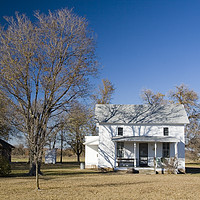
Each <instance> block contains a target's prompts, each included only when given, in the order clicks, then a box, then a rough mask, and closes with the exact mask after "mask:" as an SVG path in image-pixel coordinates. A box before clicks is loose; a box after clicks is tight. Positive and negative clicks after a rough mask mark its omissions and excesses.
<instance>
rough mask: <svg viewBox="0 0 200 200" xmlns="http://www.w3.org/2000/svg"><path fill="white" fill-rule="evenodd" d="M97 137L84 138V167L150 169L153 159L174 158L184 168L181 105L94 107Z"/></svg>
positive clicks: (183, 125) (153, 163)
mask: <svg viewBox="0 0 200 200" xmlns="http://www.w3.org/2000/svg"><path fill="white" fill-rule="evenodd" d="M95 115H96V120H97V127H98V132H99V134H98V136H86V138H85V139H86V141H85V150H86V153H85V164H86V167H95V166H96V167H99V168H101V167H103V168H114V169H120V168H124V167H154V166H155V162H154V160H159V159H161V158H172V157H176V159H177V161H178V168H179V169H182V170H184V169H185V137H184V131H185V125H186V124H188V123H189V120H188V117H187V114H186V112H185V109H184V106H183V105H173V104H169V105H159V106H149V105H113V104H105V105H103V104H97V105H96V110H95Z"/></svg>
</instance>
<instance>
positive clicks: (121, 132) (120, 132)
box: [117, 127, 123, 135]
mask: <svg viewBox="0 0 200 200" xmlns="http://www.w3.org/2000/svg"><path fill="white" fill-rule="evenodd" d="M117 134H118V135H123V128H122V127H118V129H117Z"/></svg>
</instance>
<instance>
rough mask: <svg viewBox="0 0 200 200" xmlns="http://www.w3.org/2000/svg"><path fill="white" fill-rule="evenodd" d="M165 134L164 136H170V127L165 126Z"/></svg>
mask: <svg viewBox="0 0 200 200" xmlns="http://www.w3.org/2000/svg"><path fill="white" fill-rule="evenodd" d="M163 135H164V136H168V135H169V128H168V127H165V128H163Z"/></svg>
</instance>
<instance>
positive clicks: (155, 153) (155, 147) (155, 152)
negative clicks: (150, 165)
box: [154, 142, 157, 168]
mask: <svg viewBox="0 0 200 200" xmlns="http://www.w3.org/2000/svg"><path fill="white" fill-rule="evenodd" d="M154 149H155V150H154V159H155V161H154V163H155V164H154V167H155V168H156V167H157V162H156V156H157V143H156V142H155V144H154Z"/></svg>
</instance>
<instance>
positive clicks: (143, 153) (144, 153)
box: [139, 143, 148, 167]
mask: <svg viewBox="0 0 200 200" xmlns="http://www.w3.org/2000/svg"><path fill="white" fill-rule="evenodd" d="M139 165H140V167H147V166H148V143H139Z"/></svg>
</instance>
